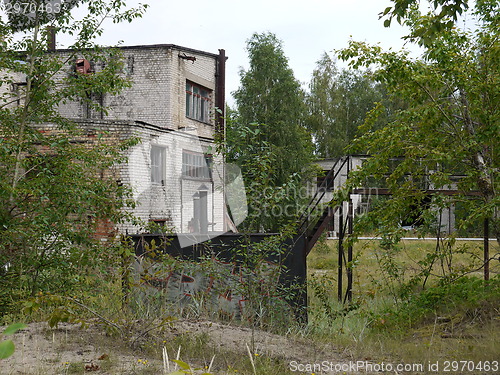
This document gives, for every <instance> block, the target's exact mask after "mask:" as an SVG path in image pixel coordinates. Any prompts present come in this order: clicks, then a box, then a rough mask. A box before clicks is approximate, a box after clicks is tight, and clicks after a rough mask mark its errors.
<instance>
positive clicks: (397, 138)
mask: <svg viewBox="0 0 500 375" xmlns="http://www.w3.org/2000/svg"><path fill="white" fill-rule="evenodd" d="M487 3H488V4H489V6H486V4H487ZM493 3H497V2H491V1H489V2H487V1H485V2H481V4H480V5H481V6H478V7H477V8H476V10H475V12H474V15H475V17H476V19H477V20H478V21H477V22H478V24H477V27H476V29H475V30H474V31H463V30H460V29H456V28H453V29H444V30H441V31H440V32H439V33H437V34H436V35H434V36H433V38H432V39H431V40H429V41H428V42H426V43H425V45H424V46H423V48H424V49H423V55H422V57H421V58H420V59H413V58H410V57H409V56H408V53H407V52H404V51H403V52H392V51H389V52H384V51H382V49H381V48H380V47H378V46H368V45H366V44H365V43H359V42H351V43H350V46H349V48H347V49H345V50H343V51H341V52H340V56H341V58H343V59H344V60H348V61H349V63H350V65H351V67H354V68H358V67H370V66H372V67H375V70H374V73H373V77H374V78H375V79H376V80H377V81H379V82H382V83H383V84H384V85H385V87H386V88H387V90H388V93H389V95H390V96H391V97H396V96H397V97H398V98H399V99H400V100H403V101H404V102H405V103H406V105H407V108H405V109H401V110H399V111H398V112H397V113H396V114H395V118H394V119H393V121H391V122H389V123H388V124H386V125H385V126H384V127H383V128H380V129H376V128H375V127H374V125H375V123H376V119H377V118H378V116H379V112H380V111H379V109H375V110H374V111H373V112H372V113H371V114H370V116H368V117H367V120H366V121H365V124H364V125H363V127H362V128H361V131H362V132H363V134H362V135H361V136H360V137H358V139H356V141H355V142H354V145H353V147H352V148H351V150H353V151H356V150H365V151H367V152H368V153H369V154H370V155H371V156H372V157H371V158H369V159H368V160H367V161H366V163H365V165H364V166H363V168H362V170H361V171H360V172H356V173H354V174H353V175H352V177H354V178H353V180H352V182H353V185H352V186H358V185H359V184H364V183H365V181H367V180H369V179H372V180H378V182H379V185H378V186H379V187H387V188H389V189H390V190H391V192H392V193H393V195H392V197H391V198H390V199H389V200H388V201H387V202H386V205H385V207H382V210H377V212H375V213H374V214H373V215H375V216H376V217H377V220H378V224H377V226H378V227H380V228H384V230H385V229H386V228H393V229H395V228H396V227H397V225H398V221H401V219H402V217H403V215H404V212H405V211H407V210H408V208H409V207H410V206H411V205H415V202H417V205H418V206H420V207H421V208H422V213H421V219H422V221H423V222H424V224H425V225H424V227H427V228H429V230H430V229H431V228H432V226H433V225H435V223H434V224H433V223H432V220H434V219H433V218H434V217H435V215H433V214H432V212H433V211H434V212H438V211H439V210H440V209H443V208H446V207H449V206H450V205H452V204H454V203H456V202H460V203H461V204H462V208H464V209H466V210H467V212H468V213H469V216H468V218H467V220H470V221H471V222H473V221H475V220H478V219H479V220H481V221H482V220H484V219H485V218H489V219H490V221H491V223H492V226H493V230H492V232H493V233H494V235H495V236H496V237H497V239H499V238H500V231H499V216H498V215H499V212H500V211H499V209H498V207H499V198H498V195H497V194H496V191H498V181H499V178H498V177H499V174H498V173H499V170H500V169H499V163H500V161H499V152H500V149H499V144H500V139H499V135H500V122H499V112H498V106H497V105H496V103H498V99H499V97H500V91H499V87H500V85H499V77H500V75H499V71H498V69H499V68H498V67H499V66H500V65H499V64H498V62H499V61H500V55H499V52H500V48H499V44H498V40H499V39H498V38H499V28H498V22H499V18H498V12H496V13H494V12H495V11H494V9H495V7H494V6H493ZM497 5H498V4H497ZM401 17H402V18H404V20H405V22H406V23H407V24H408V26H410V31H415V30H418V28H420V27H427V26H426V24H425V22H426V21H425V17H423V16H421V15H420V14H419V13H418V11H416V10H415V11H414V12H412V13H410V14H406V13H404V14H402V15H401ZM441 188H443V189H450V188H452V189H454V188H456V189H457V190H458V191H459V192H460V194H459V195H457V196H454V197H453V198H446V197H443V196H438V195H435V196H434V197H432V201H431V202H430V204H428V205H427V206H425V205H424V203H423V202H424V201H425V199H426V197H425V190H426V189H441ZM472 191H475V192H477V193H478V195H479V196H478V197H477V198H476V199H472V198H471V197H469V196H467V194H468V193H470V192H472ZM372 217H373V216H372ZM467 220H466V221H467ZM465 224H466V223H464V225H465Z"/></svg>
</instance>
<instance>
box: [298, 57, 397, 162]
mask: <svg viewBox="0 0 500 375" xmlns="http://www.w3.org/2000/svg"><path fill="white" fill-rule="evenodd" d="M309 90H310V92H309V93H308V95H307V100H306V103H307V106H308V111H309V114H308V117H307V120H306V124H307V127H308V129H309V130H310V131H311V134H312V135H313V137H314V140H315V146H316V153H317V154H318V155H319V156H321V157H327V158H329V157H340V156H343V155H345V149H346V147H347V146H348V145H350V143H351V142H352V140H353V139H354V138H355V136H356V134H357V129H358V126H360V125H361V124H363V122H364V120H365V117H366V114H367V113H368V112H369V111H370V110H372V109H373V108H374V107H375V104H376V102H384V103H385V108H386V113H385V114H384V115H383V116H379V117H378V119H377V125H375V128H378V127H381V126H382V124H384V123H385V122H387V119H388V117H389V116H391V113H392V112H393V110H391V108H392V106H393V105H392V104H391V103H389V102H388V101H387V100H386V96H387V94H386V92H385V90H384V88H383V85H382V84H380V83H377V82H376V81H374V80H373V79H372V78H371V77H370V72H368V71H367V72H358V71H356V70H346V69H343V70H342V71H339V69H338V68H337V66H336V62H335V60H334V59H333V58H332V57H330V56H329V55H328V54H326V53H325V54H324V55H323V56H322V57H321V59H320V60H319V61H318V62H317V66H316V69H315V70H314V71H313V76H312V79H311V82H310V84H309Z"/></svg>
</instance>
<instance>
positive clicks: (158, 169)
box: [151, 146, 165, 186]
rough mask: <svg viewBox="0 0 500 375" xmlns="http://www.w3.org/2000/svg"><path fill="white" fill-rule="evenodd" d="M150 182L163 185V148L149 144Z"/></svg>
mask: <svg viewBox="0 0 500 375" xmlns="http://www.w3.org/2000/svg"><path fill="white" fill-rule="evenodd" d="M151 182H152V183H153V184H159V185H162V186H164V185H165V148H164V147H160V146H151Z"/></svg>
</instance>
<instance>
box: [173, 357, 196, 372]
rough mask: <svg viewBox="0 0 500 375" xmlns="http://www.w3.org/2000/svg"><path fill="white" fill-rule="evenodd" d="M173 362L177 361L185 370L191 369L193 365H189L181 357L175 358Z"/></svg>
mask: <svg viewBox="0 0 500 375" xmlns="http://www.w3.org/2000/svg"><path fill="white" fill-rule="evenodd" d="M172 361H173V362H175V363H177V364H178V365H179V366H181V368H182V369H184V370H191V366H189V365H188V364H187V363H186V362H184V361H181V360H179V359H173V360H172Z"/></svg>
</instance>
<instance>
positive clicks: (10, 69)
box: [0, 0, 145, 313]
mask: <svg viewBox="0 0 500 375" xmlns="http://www.w3.org/2000/svg"><path fill="white" fill-rule="evenodd" d="M82 3H85V4H86V5H87V6H88V13H87V15H86V16H84V17H83V18H82V19H81V20H75V19H73V17H72V15H71V12H68V13H62V14H61V15H60V16H59V17H57V18H56V19H54V20H52V21H51V22H50V26H52V27H54V28H55V29H56V30H57V31H58V32H62V33H67V34H69V35H72V36H73V37H74V40H73V44H72V45H71V46H70V48H72V49H71V50H70V51H68V52H67V54H66V55H61V54H57V55H56V54H51V53H47V47H46V40H47V36H48V34H47V33H48V30H47V29H46V28H45V26H46V25H44V24H41V23H40V22H38V23H37V22H35V24H34V25H33V27H30V28H28V29H27V30H25V33H24V34H23V36H22V37H21V38H20V39H14V34H13V33H14V29H15V27H13V26H12V25H11V24H6V23H3V21H2V23H0V40H1V41H2V42H1V43H2V48H1V49H0V72H1V74H2V81H1V83H0V123H1V128H0V135H1V139H0V266H1V271H0V273H1V278H0V290H1V292H0V312H2V313H6V312H9V311H11V310H13V309H15V306H16V303H17V301H19V300H22V299H24V298H26V297H27V296H34V295H35V294H36V293H37V292H38V291H45V292H52V293H63V294H71V293H72V292H73V291H74V290H75V289H78V288H79V286H80V285H81V283H82V281H83V279H85V278H86V277H87V275H88V274H92V273H93V272H94V271H95V270H96V269H98V268H101V269H103V270H104V269H106V267H107V266H108V265H109V264H111V263H112V262H114V261H115V258H114V257H115V256H116V255H117V254H116V253H114V252H113V251H111V250H112V249H113V248H112V246H111V245H110V243H108V245H107V246H108V248H106V247H105V246H103V244H102V242H101V241H99V240H98V239H97V238H96V237H95V236H94V234H95V233H96V229H97V228H98V227H99V226H100V225H102V224H106V223H109V222H111V223H119V222H121V221H123V220H127V219H129V217H128V216H127V215H126V214H125V213H124V211H123V210H122V207H124V206H131V205H133V202H132V200H131V199H130V198H131V195H130V191H129V189H128V188H127V187H126V186H122V185H121V184H117V182H116V172H117V169H118V165H119V164H120V163H122V162H124V161H125V158H124V151H125V150H126V149H127V148H128V147H129V146H131V145H133V144H135V143H136V140H135V139H133V138H131V139H129V140H126V141H118V142H113V141H111V134H108V133H107V132H105V131H101V132H99V131H98V130H97V131H96V130H95V129H92V131H93V134H92V137H89V136H88V134H87V133H86V130H91V129H80V128H79V127H78V126H77V125H76V124H75V123H74V122H72V121H71V120H69V119H67V118H64V117H63V116H61V115H60V114H59V112H58V107H59V105H60V103H66V102H69V101H75V102H84V103H87V104H88V105H89V106H91V107H92V109H93V110H97V111H103V112H105V111H106V109H105V108H102V107H101V106H100V105H99V104H96V103H95V101H91V96H92V95H94V94H99V95H101V94H116V93H118V92H120V91H121V90H122V89H123V88H125V87H127V86H128V85H129V82H128V81H127V79H126V78H124V77H123V75H122V68H123V66H122V63H121V59H120V55H119V52H118V51H116V50H114V49H112V48H101V47H99V46H98V45H96V43H95V41H94V39H95V37H96V36H98V35H100V34H101V33H102V32H103V29H102V21H103V20H104V19H105V18H111V19H113V21H114V22H119V21H123V20H126V21H131V20H133V19H134V18H137V17H140V15H141V14H142V13H143V12H144V10H145V6H139V7H138V8H137V9H125V4H124V2H122V1H109V2H108V1H104V0H98V1H87V0H84V1H82ZM19 51H23V52H19ZM82 56H84V57H85V58H86V59H88V60H92V61H96V62H99V63H101V64H100V66H102V68H99V69H96V72H95V73H93V74H89V75H81V74H78V73H76V72H73V71H72V70H71V68H69V69H68V66H72V64H73V61H74V60H75V59H76V58H80V57H82ZM24 77H25V78H24ZM24 79H25V81H26V82H25V84H24V82H22V81H23V80H24ZM19 82H22V83H23V84H22V85H19ZM12 87H17V91H16V90H14V91H12V90H11V88H12Z"/></svg>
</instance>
